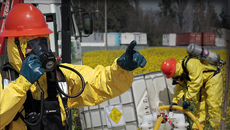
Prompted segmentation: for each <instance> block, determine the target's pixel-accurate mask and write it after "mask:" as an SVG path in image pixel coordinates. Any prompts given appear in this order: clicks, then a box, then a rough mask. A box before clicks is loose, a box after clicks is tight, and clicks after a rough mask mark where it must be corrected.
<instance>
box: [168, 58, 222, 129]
mask: <svg viewBox="0 0 230 130" xmlns="http://www.w3.org/2000/svg"><path fill="white" fill-rule="evenodd" d="M186 68H187V70H188V73H189V74H188V75H189V78H190V81H189V80H183V81H180V82H181V84H182V85H184V86H188V88H185V87H182V86H181V85H179V84H177V85H176V87H175V93H174V95H173V100H172V102H175V103H178V101H179V100H180V99H181V98H182V97H183V95H184V94H185V92H186V96H185V101H187V102H191V100H192V99H195V98H196V99H197V101H196V111H197V112H196V114H195V116H196V117H197V119H198V121H199V122H200V124H201V126H202V127H203V128H204V127H205V123H206V120H207V113H208V114H209V118H210V119H209V122H210V124H211V126H212V127H213V129H218V128H219V124H220V119H221V104H222V93H223V77H222V74H221V73H218V74H216V75H215V76H213V75H214V72H203V71H208V70H216V69H217V67H216V66H213V65H210V64H202V63H201V62H200V60H198V59H195V58H191V59H189V60H188V62H187V65H186ZM183 73H184V70H183V68H182V60H181V61H179V62H177V64H176V71H175V73H174V75H173V77H177V76H180V75H182V74H183ZM205 82H206V83H205ZM204 83H205V87H204V88H203V85H204ZM200 90H201V95H202V98H201V101H200V102H199V99H200ZM192 127H193V129H198V128H197V126H196V125H195V124H193V126H192Z"/></svg>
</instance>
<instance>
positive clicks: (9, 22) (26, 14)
mask: <svg viewBox="0 0 230 130" xmlns="http://www.w3.org/2000/svg"><path fill="white" fill-rule="evenodd" d="M52 32H53V31H51V30H50V29H49V28H48V25H47V24H46V21H45V18H44V15H43V14H42V12H41V11H40V10H39V9H38V8H36V7H34V6H33V5H32V4H28V3H26V4H24V3H23V4H17V5H15V6H14V7H13V8H12V9H11V10H10V12H9V14H8V15H7V17H6V21H5V27H4V29H3V32H1V33H0V37H18V36H34V35H42V34H50V33H52Z"/></svg>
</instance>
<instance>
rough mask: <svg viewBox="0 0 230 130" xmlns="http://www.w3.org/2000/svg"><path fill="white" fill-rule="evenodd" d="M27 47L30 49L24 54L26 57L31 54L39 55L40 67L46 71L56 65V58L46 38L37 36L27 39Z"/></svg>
mask: <svg viewBox="0 0 230 130" xmlns="http://www.w3.org/2000/svg"><path fill="white" fill-rule="evenodd" d="M27 49H31V51H30V52H29V53H27V54H26V57H28V56H29V55H31V54H33V55H37V56H39V58H40V61H41V64H42V68H43V69H44V70H45V71H46V72H50V71H52V70H53V69H54V68H55V67H56V58H55V56H54V54H53V53H52V51H51V49H50V48H49V43H48V39H47V38H45V37H39V38H36V39H32V40H30V41H28V42H27Z"/></svg>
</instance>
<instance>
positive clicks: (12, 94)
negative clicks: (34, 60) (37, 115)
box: [0, 37, 134, 130]
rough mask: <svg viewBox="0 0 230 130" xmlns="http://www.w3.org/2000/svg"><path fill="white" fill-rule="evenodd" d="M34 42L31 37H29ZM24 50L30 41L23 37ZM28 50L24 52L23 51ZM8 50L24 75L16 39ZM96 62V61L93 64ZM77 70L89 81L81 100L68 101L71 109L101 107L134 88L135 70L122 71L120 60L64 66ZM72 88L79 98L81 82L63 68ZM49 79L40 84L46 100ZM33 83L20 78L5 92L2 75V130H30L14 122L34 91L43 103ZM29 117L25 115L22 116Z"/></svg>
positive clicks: (20, 123)
mask: <svg viewBox="0 0 230 130" xmlns="http://www.w3.org/2000/svg"><path fill="white" fill-rule="evenodd" d="M29 39H31V38H29ZM19 40H20V44H21V47H22V52H23V53H24V54H25V50H24V49H25V47H26V45H25V44H26V42H25V41H27V40H28V38H27V40H25V38H24V39H23V38H21V37H20V38H19ZM23 48H24V49H23ZM7 51H8V54H9V55H8V56H9V62H10V64H11V65H12V66H13V67H14V68H15V69H16V70H17V71H18V72H20V67H21V60H20V56H19V53H18V49H17V46H16V45H15V44H14V38H9V39H8V44H7ZM92 62H93V61H92ZM62 65H65V66H68V67H71V68H73V69H75V70H77V71H78V72H79V73H80V74H81V75H82V76H83V78H84V80H85V90H84V92H83V93H82V94H81V95H80V96H79V97H77V98H70V99H68V107H69V108H70V109H71V108H78V107H84V106H94V105H98V104H100V103H102V102H104V101H105V100H108V99H111V98H113V97H116V96H118V95H120V94H122V93H124V92H126V91H127V90H128V89H129V88H130V87H131V85H132V82H133V77H134V74H133V72H132V71H126V70H124V69H122V68H120V67H119V66H118V65H117V63H116V60H115V61H114V63H113V64H112V65H111V66H107V67H103V66H101V65H98V66H97V67H96V68H95V69H92V68H90V67H88V66H85V65H72V64H67V63H66V64H62ZM61 71H62V72H63V74H64V76H65V78H66V82H67V85H68V92H69V95H75V94H77V93H79V92H80V90H81V88H82V83H81V79H80V78H79V76H78V75H77V74H75V73H74V72H72V71H70V70H68V69H65V68H61ZM46 82H47V80H46V74H45V73H44V74H43V75H42V76H41V78H40V79H39V84H40V86H41V87H42V89H43V90H44V91H45V98H47V83H46ZM31 85H32V84H31V83H30V82H29V81H28V80H27V79H26V78H25V77H23V76H22V75H20V76H19V77H18V78H17V79H16V81H15V82H11V83H10V84H8V86H7V87H6V88H4V89H3V85H2V76H1V75H0V130H2V129H3V130H4V128H5V126H6V125H8V124H10V127H9V129H10V130H26V129H27V127H26V124H25V123H24V122H23V121H22V120H21V118H18V120H16V121H12V120H13V119H14V117H15V115H16V114H17V113H18V112H19V111H21V110H23V104H24V102H25V100H26V98H27V96H26V92H27V91H31V93H32V96H33V98H34V99H37V100H40V91H41V90H40V88H39V86H38V85H37V83H36V82H35V83H34V84H33V85H32V86H31ZM58 97H59V104H60V108H61V117H62V123H63V125H65V120H66V114H65V110H64V107H63V104H62V100H61V98H60V96H59V95H58ZM22 114H25V113H22Z"/></svg>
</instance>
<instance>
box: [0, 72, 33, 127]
mask: <svg viewBox="0 0 230 130" xmlns="http://www.w3.org/2000/svg"><path fill="white" fill-rule="evenodd" d="M2 80H3V79H2V76H1V75H0V129H3V128H4V127H5V126H6V125H8V124H9V123H10V122H11V121H12V120H13V119H14V117H15V115H16V114H17V112H18V111H19V109H20V108H21V107H22V106H23V104H24V102H25V100H26V92H27V91H28V90H29V89H30V86H31V83H30V82H29V81H28V80H27V79H26V78H25V77H23V76H19V77H18V78H17V79H16V80H15V82H11V83H10V84H8V85H7V86H6V88H4V89H3V84H2Z"/></svg>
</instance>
